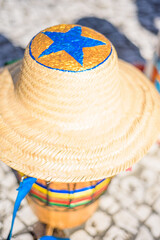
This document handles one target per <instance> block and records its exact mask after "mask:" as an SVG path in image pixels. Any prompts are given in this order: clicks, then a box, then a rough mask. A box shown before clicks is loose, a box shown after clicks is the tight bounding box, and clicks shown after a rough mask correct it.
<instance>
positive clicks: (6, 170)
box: [0, 162, 10, 180]
mask: <svg viewBox="0 0 160 240" xmlns="http://www.w3.org/2000/svg"><path fill="white" fill-rule="evenodd" d="M0 168H1V169H2V170H3V171H4V172H5V173H8V172H10V168H9V167H8V166H7V165H6V164H5V163H3V162H0ZM2 179H3V175H0V180H2Z"/></svg>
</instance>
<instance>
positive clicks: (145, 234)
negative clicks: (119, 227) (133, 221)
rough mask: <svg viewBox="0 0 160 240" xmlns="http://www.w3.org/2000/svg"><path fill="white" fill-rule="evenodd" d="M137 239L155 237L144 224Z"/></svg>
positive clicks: (144, 239) (151, 238)
mask: <svg viewBox="0 0 160 240" xmlns="http://www.w3.org/2000/svg"><path fill="white" fill-rule="evenodd" d="M135 240H153V237H152V235H151V233H150V231H149V230H148V228H146V227H145V226H142V227H141V228H140V230H139V232H138V235H137V237H136V239H135Z"/></svg>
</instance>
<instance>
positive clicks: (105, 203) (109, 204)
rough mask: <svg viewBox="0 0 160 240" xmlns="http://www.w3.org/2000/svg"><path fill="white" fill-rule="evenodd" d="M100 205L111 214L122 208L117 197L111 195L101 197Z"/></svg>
mask: <svg viewBox="0 0 160 240" xmlns="http://www.w3.org/2000/svg"><path fill="white" fill-rule="evenodd" d="M99 206H100V208H101V209H102V210H104V211H107V213H109V214H111V215H112V214H115V213H116V212H117V211H119V209H120V206H119V205H118V203H117V202H116V201H115V199H114V198H113V197H111V196H109V195H104V196H102V197H101V198H100V202H99Z"/></svg>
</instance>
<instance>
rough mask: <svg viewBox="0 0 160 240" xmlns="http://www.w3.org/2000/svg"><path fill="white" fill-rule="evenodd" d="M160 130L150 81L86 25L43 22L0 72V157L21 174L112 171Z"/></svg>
mask: <svg viewBox="0 0 160 240" xmlns="http://www.w3.org/2000/svg"><path fill="white" fill-rule="evenodd" d="M13 70H14V71H13ZM13 78H14V79H15V80H17V83H16V85H15V87H14V84H13ZM159 130H160V97H159V95H158V92H157V91H156V90H155V89H154V86H152V84H151V83H150V82H149V81H148V79H146V77H145V76H144V75H143V74H142V73H141V72H140V71H139V70H137V69H136V68H135V67H133V66H131V65H130V64H128V63H126V62H124V61H122V60H119V59H118V58H117V54H116V51H115V49H114V46H113V45H112V44H111V43H110V41H109V40H108V39H107V38H105V37H104V36H103V35H101V34H100V33H98V32H95V31H94V30H92V29H89V28H87V27H81V26H78V25H58V26H54V27H51V28H48V29H45V30H43V31H42V32H40V33H38V34H37V35H36V36H35V37H34V38H33V39H32V41H31V42H30V43H29V45H28V46H27V48H26V51H25V55H24V59H23V62H22V66H21V63H19V64H18V66H16V67H15V68H14V69H12V77H11V75H10V73H9V72H8V70H7V69H6V70H5V71H3V72H2V73H1V75H0V159H1V160H2V161H3V162H5V163H6V164H8V165H9V166H10V167H12V168H14V169H16V170H18V171H21V172H23V173H24V174H26V175H29V176H33V177H37V178H40V179H45V180H51V181H57V182H80V181H90V180H97V179H102V178H106V177H109V176H113V175H115V174H117V173H119V172H121V171H124V170H125V169H127V168H129V167H130V166H131V165H133V164H134V163H135V162H137V161H138V160H139V159H140V158H142V156H143V155H144V154H145V153H146V152H147V150H148V149H149V148H150V147H151V145H152V144H153V142H154V141H155V140H156V138H157V136H158V134H159Z"/></svg>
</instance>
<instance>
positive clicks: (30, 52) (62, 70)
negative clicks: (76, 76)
mask: <svg viewBox="0 0 160 240" xmlns="http://www.w3.org/2000/svg"><path fill="white" fill-rule="evenodd" d="M39 33H41V32H39ZM39 33H37V34H36V35H35V36H34V37H33V38H32V40H31V41H30V44H29V54H30V56H31V57H32V59H33V60H35V61H36V62H37V63H38V64H40V65H42V66H44V67H46V68H49V69H54V70H59V71H61V72H73V73H77V72H85V71H89V70H92V69H94V68H96V67H98V66H100V65H101V64H103V63H104V62H105V61H106V60H107V59H108V58H109V57H110V56H111V54H112V44H111V51H110V53H109V55H108V56H107V57H106V59H104V61H103V62H101V63H99V64H98V65H96V66H94V67H93V68H89V69H85V70H80V71H71V70H64V69H59V68H52V67H48V66H46V65H44V64H42V63H40V62H38V61H37V60H36V59H35V57H34V56H33V55H32V51H31V45H32V41H33V40H34V38H35V37H36V36H37V35H38V34H39Z"/></svg>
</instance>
